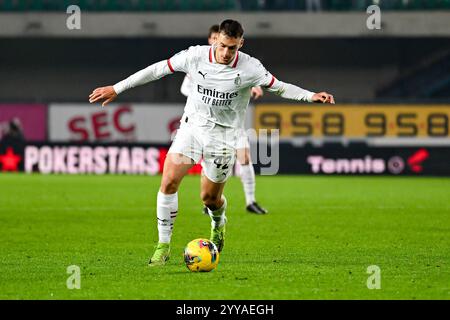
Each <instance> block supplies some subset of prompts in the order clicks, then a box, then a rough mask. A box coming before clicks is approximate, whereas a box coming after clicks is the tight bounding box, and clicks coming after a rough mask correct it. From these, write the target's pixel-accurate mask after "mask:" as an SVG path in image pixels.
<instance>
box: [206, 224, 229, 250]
mask: <svg viewBox="0 0 450 320" xmlns="http://www.w3.org/2000/svg"><path fill="white" fill-rule="evenodd" d="M226 223H227V220H226V219H225V223H224V224H223V226H220V227H211V238H210V239H209V240H211V241H212V242H213V243H214V244H215V245H216V247H217V250H219V252H221V251H222V249H223V245H224V242H225V224H226Z"/></svg>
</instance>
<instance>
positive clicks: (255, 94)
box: [251, 87, 264, 100]
mask: <svg viewBox="0 0 450 320" xmlns="http://www.w3.org/2000/svg"><path fill="white" fill-rule="evenodd" d="M263 95H264V91H263V89H261V87H253V88H252V91H251V97H252V98H253V99H255V100H258V99H259V98H261V97H262V96H263Z"/></svg>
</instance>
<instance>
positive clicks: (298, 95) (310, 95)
mask: <svg viewBox="0 0 450 320" xmlns="http://www.w3.org/2000/svg"><path fill="white" fill-rule="evenodd" d="M251 63H252V64H253V66H254V67H253V68H252V69H253V70H254V72H255V78H254V83H253V85H254V86H261V87H263V88H264V89H266V90H267V91H269V92H273V93H275V94H277V95H279V96H281V97H282V98H285V99H291V100H297V101H305V102H316V103H331V104H334V97H333V95H331V94H329V93H327V92H318V93H316V92H312V91H309V90H306V89H303V88H300V87H298V86H296V85H293V84H290V83H286V82H283V81H280V80H278V79H277V78H275V77H274V76H273V75H272V74H271V73H270V72H268V71H267V70H266V68H264V66H263V65H262V64H261V62H259V60H258V59H254V58H253V60H252V61H251Z"/></svg>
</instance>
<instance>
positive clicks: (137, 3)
mask: <svg viewBox="0 0 450 320" xmlns="http://www.w3.org/2000/svg"><path fill="white" fill-rule="evenodd" d="M371 4H376V5H379V6H380V8H381V9H383V10H449V9H450V0H389V1H387V0H352V1H348V0H316V1H313V0H245V1H243V0H214V1H212V0H131V1H129V0H63V1H59V0H0V11H13V12H14V11H19V12H20V11H60V10H65V9H66V8H67V6H69V5H78V6H80V8H81V9H83V10H90V11H228V10H242V11H291V10H307V9H308V8H316V9H317V8H318V9H320V10H330V11H351V10H365V9H366V8H367V7H368V6H369V5H371Z"/></svg>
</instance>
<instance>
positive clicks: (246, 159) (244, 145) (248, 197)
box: [180, 24, 267, 214]
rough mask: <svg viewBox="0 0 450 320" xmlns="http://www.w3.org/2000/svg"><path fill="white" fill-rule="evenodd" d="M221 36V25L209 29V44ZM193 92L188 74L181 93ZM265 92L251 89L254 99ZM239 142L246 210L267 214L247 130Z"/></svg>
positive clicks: (259, 88) (237, 152)
mask: <svg viewBox="0 0 450 320" xmlns="http://www.w3.org/2000/svg"><path fill="white" fill-rule="evenodd" d="M218 35H219V25H218V24H215V25H213V26H211V27H210V28H209V33H208V44H209V45H214V43H215V42H216V39H217V37H218ZM191 90H192V81H191V76H190V75H189V74H186V76H185V77H184V80H183V83H182V85H181V88H180V91H181V93H182V94H183V95H184V96H186V97H188V96H189V94H190V92H191ZM262 95H263V90H262V89H261V87H259V86H258V87H253V88H251V97H252V98H253V99H255V100H256V99H258V98H260V97H262ZM238 137H239V138H238V140H237V145H236V149H237V150H236V155H237V161H238V162H239V164H240V166H241V174H240V177H241V182H242V186H243V187H244V194H245V202H246V209H247V211H248V212H252V213H256V214H266V213H267V210H266V209H264V208H263V207H261V206H260V205H259V204H258V203H257V202H256V198H255V188H256V182H255V169H254V168H253V165H252V163H251V157H250V144H249V141H248V136H247V132H246V131H245V128H244V127H242V128H241V132H240V133H239V134H238ZM203 212H204V213H205V214H208V208H207V207H204V208H203Z"/></svg>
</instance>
